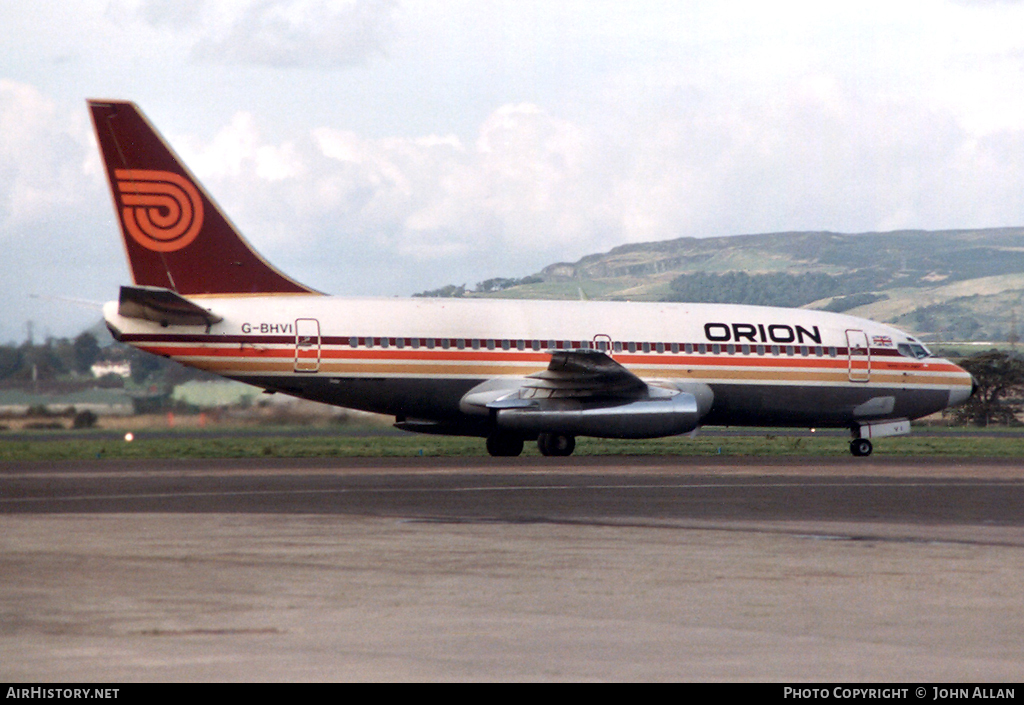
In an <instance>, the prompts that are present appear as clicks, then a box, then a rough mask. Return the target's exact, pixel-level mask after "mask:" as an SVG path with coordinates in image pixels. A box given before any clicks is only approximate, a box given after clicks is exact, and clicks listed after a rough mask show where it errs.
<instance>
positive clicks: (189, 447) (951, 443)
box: [0, 432, 1024, 463]
mask: <svg viewBox="0 0 1024 705" xmlns="http://www.w3.org/2000/svg"><path fill="white" fill-rule="evenodd" d="M538 454H539V453H538V452H537V447H536V444H534V443H527V444H526V447H525V449H524V455H538ZM576 454H577V455H665V456H671V455H678V456H716V455H727V456H769V455H779V456H785V455H791V456H847V455H849V446H848V444H847V440H846V438H844V437H838V436H822V437H788V436H784V435H775V434H771V433H766V434H764V435H757V436H714V435H711V434H708V435H701V436H698V437H697V438H692V439H691V438H687V437H676V438H658V439H653V440H641V441H617V440H606V439H598V438H580V439H579V440H578V442H577V445H576ZM485 455H487V451H486V450H485V448H484V441H483V439H480V438H460V437H443V436H416V435H408V436H299V437H280V436H251V435H246V436H241V437H213V438H204V437H202V436H198V437H194V436H187V437H186V436H183V437H181V438H175V437H168V436H167V435H166V434H161V436H160V437H154V438H147V437H146V434H145V433H144V432H143V433H138V434H136V438H135V440H134V441H132V442H130V443H129V442H126V441H124V440H120V439H117V440H111V439H110V438H105V439H95V438H90V437H89V435H88V434H83V435H81V436H80V437H77V438H74V439H72V440H52V439H47V440H26V439H23V438H20V439H10V440H3V439H0V463H2V462H13V461H26V460H27V461H60V460H88V459H97V458H101V459H102V458H138V459H145V458H310V457H317V458H346V457H413V456H434V457H436V456H485ZM875 455H877V456H890V457H895V456H900V457H908V456H920V457H928V456H931V457H935V456H940V457H1024V437H1005V438H1003V437H989V436H986V437H970V436H967V437H965V436H956V437H941V436H928V437H923V436H922V437H915V436H912V435H911V436H901V437H896V438H883V439H880V440H878V441H876V442H875Z"/></svg>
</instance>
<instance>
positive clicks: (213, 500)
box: [0, 457, 1024, 694]
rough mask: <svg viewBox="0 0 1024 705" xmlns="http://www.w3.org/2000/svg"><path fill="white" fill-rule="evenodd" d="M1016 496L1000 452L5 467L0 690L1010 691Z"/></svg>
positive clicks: (1014, 477) (1021, 601)
mask: <svg viewBox="0 0 1024 705" xmlns="http://www.w3.org/2000/svg"><path fill="white" fill-rule="evenodd" d="M1022 499H1024V471H1022V468H1021V465H1020V464H1019V463H1018V462H1016V461H1013V460H1009V461H1006V460H976V459H971V460H960V461H956V460H954V461H950V460H946V459H927V460H891V459H881V458H870V459H856V458H852V457H851V458H834V459H826V460H822V459H814V458H788V459H787V458H767V459H742V458H741V459H736V458H723V459H720V460H719V459H680V458H621V457H615V458H610V457H609V458H569V459H554V458H521V459H492V458H456V459H445V458H441V459H436V458H410V459H357V460H261V461H252V460H215V461H145V462H131V461H104V460H98V461H89V462H60V463H8V464H5V465H3V466H0V575H2V576H3V579H2V580H0V654H3V656H2V657H0V680H5V681H8V682H34V683H55V682H94V681H106V682H113V683H126V682H132V681H214V682H218V681H324V680H331V681H357V680H358V681H364V680H369V681H382V680H388V681H401V680H406V681H407V680H412V681H425V680H427V681H440V680H457V681H466V680H484V681H512V680H571V681H578V680H595V681H601V680H604V681H607V680H614V681H620V680H622V681H624V680H671V681H687V680H756V681H777V682H780V683H782V684H790V685H792V684H795V683H796V682H801V681H803V682H806V681H818V682H830V681H836V682H863V681H867V682H883V681H884V682H886V683H918V684H920V683H933V682H951V681H970V682H976V681H1015V680H1019V678H1020V674H1021V673H1022V672H1024V655H1022V654H1024V651H1022V650H1021V648H1020V643H1021V642H1020V635H1021V634H1022V633H1024V587H1022V586H1024V583H1022V582H1021V578H1020V576H1021V574H1022V573H1024V511H1022V508H1024V501H1022ZM779 693H780V694H781V686H780V689H779Z"/></svg>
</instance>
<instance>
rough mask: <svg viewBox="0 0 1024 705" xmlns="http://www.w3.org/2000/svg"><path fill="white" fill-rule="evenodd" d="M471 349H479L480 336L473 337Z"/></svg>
mask: <svg viewBox="0 0 1024 705" xmlns="http://www.w3.org/2000/svg"><path fill="white" fill-rule="evenodd" d="M473 349H474V350H479V349H480V338H473Z"/></svg>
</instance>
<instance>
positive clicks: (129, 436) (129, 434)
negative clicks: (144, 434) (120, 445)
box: [124, 431, 135, 443]
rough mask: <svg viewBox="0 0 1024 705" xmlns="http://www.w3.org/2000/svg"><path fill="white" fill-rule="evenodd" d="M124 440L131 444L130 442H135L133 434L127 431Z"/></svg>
mask: <svg viewBox="0 0 1024 705" xmlns="http://www.w3.org/2000/svg"><path fill="white" fill-rule="evenodd" d="M124 439H125V441H127V442H128V443H131V442H132V441H134V440H135V434H133V433H132V432H131V431H129V432H128V433H126V434H124Z"/></svg>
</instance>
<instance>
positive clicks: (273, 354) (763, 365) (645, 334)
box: [105, 295, 971, 426]
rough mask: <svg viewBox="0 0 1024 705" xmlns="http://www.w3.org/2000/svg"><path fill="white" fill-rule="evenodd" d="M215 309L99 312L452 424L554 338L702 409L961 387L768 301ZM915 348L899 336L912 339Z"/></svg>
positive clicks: (775, 410) (370, 303) (242, 376)
mask: <svg viewBox="0 0 1024 705" xmlns="http://www.w3.org/2000/svg"><path fill="white" fill-rule="evenodd" d="M189 298H190V299H191V300H192V301H194V302H196V303H198V304H200V305H201V306H203V307H204V308H208V309H209V310H211V311H213V312H215V313H216V314H217V316H219V317H221V318H222V320H221V321H220V322H218V323H215V324H213V325H211V326H209V327H208V328H207V327H206V326H166V327H164V326H161V325H160V324H159V323H156V322H151V321H144V320H139V319H135V318H125V317H122V316H120V315H119V314H118V313H117V304H116V303H113V304H108V305H107V307H106V308H105V315H106V319H107V321H108V323H109V324H110V325H111V327H112V328H113V329H115V330H116V331H118V332H119V333H120V336H121V338H122V339H123V340H125V341H126V342H128V343H131V344H132V345H135V346H136V347H139V348H141V349H143V350H146V351H149V352H152V353H156V354H159V355H164V356H167V357H171V358H173V359H175V360H178V361H179V362H182V363H184V364H187V365H191V366H193V367H198V368H201V369H205V370H209V371H211V372H215V373H217V374H220V375H224V376H226V377H230V378H233V379H238V380H241V381H245V382H250V383H253V384H256V385H258V386H261V387H264V388H268V389H271V390H276V391H283V392H286V393H290V394H295V395H297V396H303V397H307V398H311V399H316V400H319V401H326V402H328V403H335V404H340V405H343V406H349V407H352V408H359V409H366V410H370V411H376V412H381V413H388V414H394V415H395V416H397V417H399V418H400V419H404V418H420V419H435V420H446V421H454V422H458V420H459V418H460V417H461V416H462V412H461V411H460V410H459V400H460V399H461V398H462V396H463V395H465V394H466V393H467V391H468V390H470V389H472V388H473V387H474V386H476V385H477V384H480V383H481V382H484V381H486V380H491V379H494V378H496V377H510V378H520V377H525V376H527V375H531V374H535V373H537V372H540V371H542V370H544V369H545V368H546V367H547V365H548V363H549V361H550V359H551V354H550V352H551V351H553V350H578V349H585V348H589V349H598V350H602V351H606V352H608V353H609V354H610V355H611V356H612V357H613V358H614V360H615V361H616V362H618V363H619V364H621V365H622V366H624V367H626V368H627V369H628V370H629V371H630V372H632V373H633V374H635V375H636V376H638V377H640V378H642V379H643V380H644V381H646V382H648V383H654V384H661V385H680V384H686V383H703V384H706V385H708V386H709V387H710V388H711V389H712V390H713V391H714V398H715V402H714V406H713V407H712V409H711V411H710V413H708V414H707V416H706V419H705V422H707V423H724V424H736V425H745V424H746V425H808V426H814V425H818V426H847V425H850V424H852V423H855V422H858V421H861V420H865V419H867V420H872V419H896V418H917V417H920V416H923V415H926V414H930V413H934V412H936V411H939V410H941V409H943V408H945V407H946V406H949V405H952V404H957V403H960V402H961V401H963V400H964V399H966V398H967V397H968V396H969V395H970V392H971V378H970V375H968V374H967V373H966V372H964V371H963V370H962V369H960V368H959V367H957V366H956V365H954V364H952V363H950V362H949V361H947V360H944V359H940V358H935V357H924V358H921V359H918V358H916V357H911V356H909V355H906V354H900V352H898V346H899V345H901V344H906V343H908V342H914V343H916V341H913V339H912V338H910V337H909V336H908V335H907V334H905V333H903V332H902V331H900V330H898V329H896V328H893V327H891V326H887V325H884V324H881V323H875V322H873V321H868V320H864V319H860V318H855V317H852V316H847V315H842V314H835V313H827V312H822V311H810V310H804V309H783V308H770V307H760V306H740V305H727V304H687V303H629V302H599V301H529V300H495V299H436V298H413V299H397V298H396V299H343V298H335V297H327V296H315V295H276V296H274V295H271V296H233V297H189ZM904 347H906V345H904Z"/></svg>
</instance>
